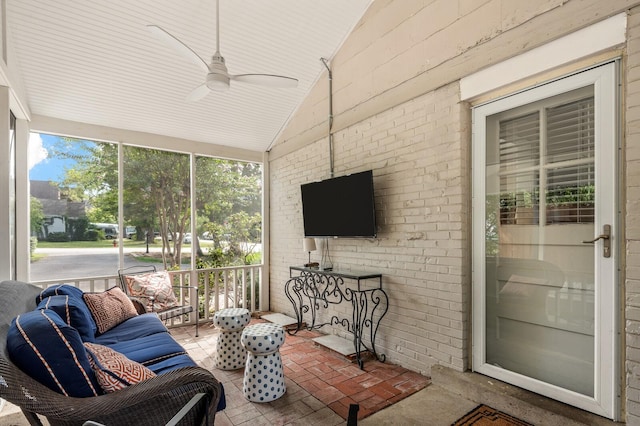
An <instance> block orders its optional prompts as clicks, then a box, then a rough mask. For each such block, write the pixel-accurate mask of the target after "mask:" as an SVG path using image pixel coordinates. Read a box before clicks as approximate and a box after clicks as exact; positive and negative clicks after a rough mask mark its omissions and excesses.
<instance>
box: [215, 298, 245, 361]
mask: <svg viewBox="0 0 640 426" xmlns="http://www.w3.org/2000/svg"><path fill="white" fill-rule="evenodd" d="M249 321H251V314H250V313H249V311H248V310H247V309H243V308H229V309H221V310H219V311H218V312H216V313H215V314H214V315H213V324H214V325H215V326H216V327H218V328H220V331H221V333H220V334H219V335H218V343H217V345H216V356H215V365H216V367H217V368H219V369H220V370H236V369H238V368H242V367H244V363H245V362H246V360H247V351H245V350H244V348H243V347H242V344H241V343H240V337H241V335H242V330H243V329H244V328H245V327H246V326H247V324H249Z"/></svg>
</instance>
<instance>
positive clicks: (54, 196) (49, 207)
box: [29, 180, 87, 240]
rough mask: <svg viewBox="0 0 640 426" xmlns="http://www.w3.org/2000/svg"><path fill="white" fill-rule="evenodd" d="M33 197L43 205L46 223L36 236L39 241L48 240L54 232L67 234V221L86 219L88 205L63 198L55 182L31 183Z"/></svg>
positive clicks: (39, 181) (32, 181)
mask: <svg viewBox="0 0 640 426" xmlns="http://www.w3.org/2000/svg"><path fill="white" fill-rule="evenodd" d="M29 188H30V191H31V196H32V197H34V198H37V199H38V200H39V201H40V203H41V204H42V213H43V215H44V223H43V224H42V229H41V230H40V231H39V232H38V234H37V235H36V236H37V237H38V239H43V240H46V239H47V237H48V236H49V234H51V233H54V232H67V231H68V227H67V220H68V219H78V218H81V217H86V216H87V213H86V203H85V202H84V201H69V200H68V199H66V198H62V197H61V195H60V194H61V193H60V189H59V188H58V187H57V186H56V184H55V183H54V182H51V181H44V180H31V181H29Z"/></svg>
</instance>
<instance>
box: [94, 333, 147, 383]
mask: <svg viewBox="0 0 640 426" xmlns="http://www.w3.org/2000/svg"><path fill="white" fill-rule="evenodd" d="M84 345H85V348H86V349H87V352H88V353H89V362H90V364H91V367H92V368H93V371H94V373H95V374H96V377H97V378H98V383H99V384H100V386H101V387H102V390H104V391H105V392H107V393H110V392H115V391H118V390H120V389H124V388H126V387H127V386H131V385H135V384H136V383H140V382H142V381H144V380H147V379H151V378H153V377H155V376H156V374H155V373H154V372H153V371H151V370H149V369H148V368H147V367H145V366H144V365H142V364H140V363H137V362H135V361H131V360H130V359H129V358H127V357H126V356H124V355H123V354H121V353H119V352H116V351H114V350H113V349H111V348H108V347H106V346H102V345H97V344H95V343H89V342H85V344H84Z"/></svg>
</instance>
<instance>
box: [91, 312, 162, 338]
mask: <svg viewBox="0 0 640 426" xmlns="http://www.w3.org/2000/svg"><path fill="white" fill-rule="evenodd" d="M167 332H168V330H167V327H166V326H165V325H164V323H163V322H162V321H161V320H160V318H158V315H157V314H155V313H152V312H150V313H148V314H142V315H138V316H135V317H132V318H129V319H128V320H126V321H125V322H123V323H120V324H118V325H116V326H115V327H113V328H112V329H110V330H109V331H107V332H106V333H104V334H100V335H98V336H96V339H95V342H94V343H98V344H101V345H106V346H111V345H114V344H116V343H118V342H126V341H128V340H134V339H137V338H139V337H145V336H150V335H152V334H156V333H167Z"/></svg>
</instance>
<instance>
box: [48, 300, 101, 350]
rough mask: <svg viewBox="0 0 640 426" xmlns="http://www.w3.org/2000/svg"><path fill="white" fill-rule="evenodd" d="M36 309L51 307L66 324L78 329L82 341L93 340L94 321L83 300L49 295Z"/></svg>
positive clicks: (91, 341) (94, 332)
mask: <svg viewBox="0 0 640 426" xmlns="http://www.w3.org/2000/svg"><path fill="white" fill-rule="evenodd" d="M37 309H51V310H52V311H54V312H55V313H57V314H58V315H60V318H62V319H63V320H64V322H66V323H67V325H70V326H71V327H73V328H75V329H76V330H78V333H80V338H81V339H82V341H83V342H90V343H93V342H95V340H96V338H95V336H96V323H95V321H93V318H92V317H91V313H90V312H89V309H88V308H87V305H86V304H85V303H84V301H83V300H81V299H77V298H75V297H73V296H69V295H60V296H49V297H47V298H46V299H44V300H43V301H42V302H40V304H38V308H37Z"/></svg>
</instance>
